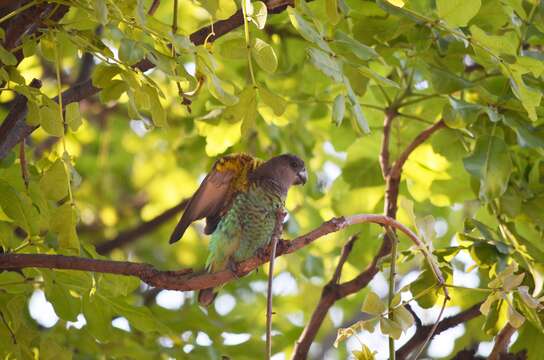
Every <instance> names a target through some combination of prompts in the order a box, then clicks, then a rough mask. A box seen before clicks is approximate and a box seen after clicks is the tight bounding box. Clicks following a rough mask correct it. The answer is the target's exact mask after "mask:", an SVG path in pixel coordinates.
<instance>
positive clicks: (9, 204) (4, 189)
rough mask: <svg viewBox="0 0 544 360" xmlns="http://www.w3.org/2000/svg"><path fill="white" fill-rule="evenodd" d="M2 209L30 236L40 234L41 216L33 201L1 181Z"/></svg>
mask: <svg viewBox="0 0 544 360" xmlns="http://www.w3.org/2000/svg"><path fill="white" fill-rule="evenodd" d="M0 207H1V208H2V210H3V211H4V212H5V213H6V215H7V216H9V218H10V219H12V220H13V221H14V222H15V223H16V224H17V225H19V226H20V227H21V228H23V229H24V230H25V231H26V232H27V233H28V234H30V235H36V234H38V233H39V230H40V229H39V220H40V215H39V213H38V210H37V209H36V207H34V206H33V205H32V200H31V199H30V198H29V197H28V196H27V195H26V194H24V193H19V192H17V191H16V190H15V189H14V188H13V187H11V186H10V185H9V184H7V183H6V182H4V181H2V180H0Z"/></svg>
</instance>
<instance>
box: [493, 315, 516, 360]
mask: <svg viewBox="0 0 544 360" xmlns="http://www.w3.org/2000/svg"><path fill="white" fill-rule="evenodd" d="M515 332H516V328H515V327H513V326H512V325H510V324H506V325H505V326H504V327H503V328H502V330H501V331H500V332H499V333H498V334H497V336H496V337H495V345H493V350H491V354H489V357H488V359H489V360H500V359H501V358H502V355H505V354H507V353H508V345H509V344H510V338H511V337H512V335H514V333H515Z"/></svg>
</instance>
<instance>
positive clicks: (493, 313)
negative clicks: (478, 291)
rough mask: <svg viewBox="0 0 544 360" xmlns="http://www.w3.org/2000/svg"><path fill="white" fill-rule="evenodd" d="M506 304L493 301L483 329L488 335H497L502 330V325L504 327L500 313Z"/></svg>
mask: <svg viewBox="0 0 544 360" xmlns="http://www.w3.org/2000/svg"><path fill="white" fill-rule="evenodd" d="M504 303H505V302H504V301H493V302H492V304H491V305H490V307H489V310H487V312H486V317H485V323H484V327H483V330H484V332H485V333H486V334H488V335H496V334H497V333H498V332H499V330H500V329H501V325H502V324H501V323H502V322H503V321H502V320H501V319H500V318H501V316H500V311H501V307H502V305H503V304H504ZM484 304H485V302H484ZM482 305H483V304H482ZM481 310H482V307H481V306H480V311H481ZM482 313H483V312H482Z"/></svg>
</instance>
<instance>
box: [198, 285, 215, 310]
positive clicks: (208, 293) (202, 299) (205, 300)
mask: <svg viewBox="0 0 544 360" xmlns="http://www.w3.org/2000/svg"><path fill="white" fill-rule="evenodd" d="M216 297H217V293H216V292H215V291H214V289H213V288H207V289H202V290H200V291H199V292H198V303H199V304H200V305H202V306H206V307H207V306H209V305H210V304H212V303H213V301H214V300H215V298H216Z"/></svg>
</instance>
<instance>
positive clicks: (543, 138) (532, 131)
mask: <svg viewBox="0 0 544 360" xmlns="http://www.w3.org/2000/svg"><path fill="white" fill-rule="evenodd" d="M502 120H503V122H504V123H505V124H506V125H508V126H509V127H511V128H512V129H513V130H514V131H515V132H516V136H517V139H518V144H519V146H521V147H533V148H537V147H544V132H543V131H542V130H541V129H537V128H535V127H533V126H532V125H531V124H530V123H529V122H527V121H525V120H524V119H523V118H521V117H520V116H519V115H517V114H514V113H507V114H505V116H504V117H503V118H502Z"/></svg>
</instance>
